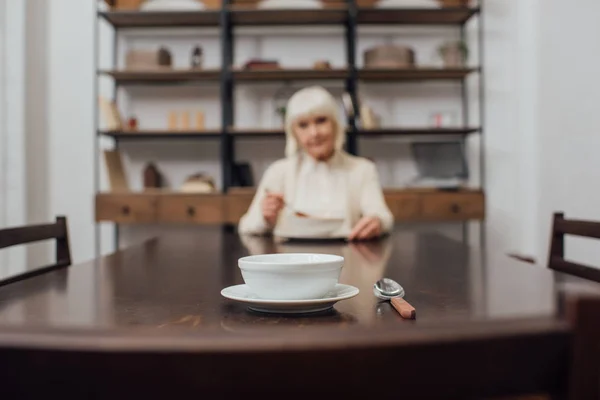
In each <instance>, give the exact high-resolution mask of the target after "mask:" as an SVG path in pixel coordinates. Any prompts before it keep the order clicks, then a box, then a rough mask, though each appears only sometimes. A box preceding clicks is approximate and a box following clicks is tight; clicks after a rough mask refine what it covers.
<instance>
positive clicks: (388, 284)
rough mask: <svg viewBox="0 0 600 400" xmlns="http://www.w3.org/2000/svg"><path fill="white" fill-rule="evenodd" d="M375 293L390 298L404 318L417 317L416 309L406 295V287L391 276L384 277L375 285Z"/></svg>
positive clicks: (386, 298)
mask: <svg viewBox="0 0 600 400" xmlns="http://www.w3.org/2000/svg"><path fill="white" fill-rule="evenodd" d="M373 294H375V297H377V298H379V299H382V300H389V301H390V303H392V306H394V308H395V309H396V311H398V312H399V313H400V315H401V316H402V318H406V319H415V318H416V311H415V308H414V307H413V306H411V305H410V304H408V302H407V301H406V300H404V299H403V297H404V288H403V287H402V286H400V284H399V283H398V282H396V281H394V280H392V279H390V278H382V279H380V280H378V281H377V282H375V284H374V285H373Z"/></svg>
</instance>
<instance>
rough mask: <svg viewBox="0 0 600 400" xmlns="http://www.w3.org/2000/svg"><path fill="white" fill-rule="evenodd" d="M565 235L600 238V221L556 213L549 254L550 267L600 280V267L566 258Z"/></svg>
mask: <svg viewBox="0 0 600 400" xmlns="http://www.w3.org/2000/svg"><path fill="white" fill-rule="evenodd" d="M565 235H573V236H581V237H589V238H595V239H600V222H592V221H581V220H568V219H565V216H564V214H563V213H555V214H554V221H553V224H552V238H551V241H550V254H549V256H548V267H549V268H551V269H553V270H555V271H559V272H563V273H565V274H569V275H573V276H577V277H580V278H584V279H589V280H592V281H595V282H600V269H597V268H593V267H589V266H587V265H583V264H577V263H574V262H570V261H566V260H565Z"/></svg>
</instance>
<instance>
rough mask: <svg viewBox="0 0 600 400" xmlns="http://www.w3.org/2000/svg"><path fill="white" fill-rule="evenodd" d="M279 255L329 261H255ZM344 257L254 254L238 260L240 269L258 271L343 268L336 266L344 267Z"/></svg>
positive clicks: (303, 254)
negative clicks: (321, 258)
mask: <svg viewBox="0 0 600 400" xmlns="http://www.w3.org/2000/svg"><path fill="white" fill-rule="evenodd" d="M279 255H288V256H298V255H302V256H306V255H317V256H326V257H329V258H330V259H329V260H324V261H317V262H306V261H293V262H286V263H282V262H274V261H254V260H253V259H254V258H258V257H264V256H279ZM343 262H344V257H342V256H338V255H337V254H327V253H266V254H253V255H249V256H245V257H240V258H239V259H238V267H239V268H240V269H248V268H251V269H256V268H269V267H271V268H279V269H281V268H286V267H298V266H300V265H304V266H306V267H308V268H311V267H324V266H331V267H334V266H335V268H341V265H340V266H337V265H334V264H338V263H342V265H343Z"/></svg>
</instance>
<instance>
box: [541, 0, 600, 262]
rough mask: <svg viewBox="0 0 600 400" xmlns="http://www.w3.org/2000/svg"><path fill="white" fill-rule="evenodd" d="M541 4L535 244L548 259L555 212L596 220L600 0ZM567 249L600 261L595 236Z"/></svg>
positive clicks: (576, 241) (598, 210) (598, 216)
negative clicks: (598, 21) (537, 222)
mask: <svg viewBox="0 0 600 400" xmlns="http://www.w3.org/2000/svg"><path fill="white" fill-rule="evenodd" d="M540 3H543V6H542V7H541V9H540V17H541V27H540V45H539V112H538V114H537V118H538V120H539V121H540V123H539V140H538V141H537V143H536V144H537V146H538V148H539V152H540V159H539V161H540V164H539V171H540V174H539V182H540V189H539V190H540V196H539V208H538V218H539V221H540V227H541V229H540V236H539V237H538V243H537V245H538V252H539V253H540V254H542V255H543V256H544V260H545V257H546V249H547V246H548V240H549V229H550V221H551V214H552V213H553V212H555V211H564V212H565V213H566V215H567V217H570V218H582V219H594V220H600V207H598V204H600V191H599V190H598V188H597V187H596V183H597V182H598V181H599V180H600V164H599V162H598V156H597V154H596V150H597V149H598V148H600V135H599V132H598V131H599V127H600V113H599V112H598V105H599V104H600V81H599V80H598V79H597V77H596V75H597V72H598V71H599V70H600V51H599V50H600V40H598V39H599V38H600V26H599V25H598V23H597V20H598V18H599V17H600V3H599V2H598V1H594V0H573V1H569V2H560V1H541V2H540ZM566 252H567V256H568V257H571V258H572V259H573V260H576V261H581V262H587V263H590V264H591V265H596V266H597V265H600V263H598V260H599V259H600V246H599V245H598V242H597V241H594V242H591V241H585V240H583V239H573V240H570V241H567V246H566Z"/></svg>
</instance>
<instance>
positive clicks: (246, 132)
mask: <svg viewBox="0 0 600 400" xmlns="http://www.w3.org/2000/svg"><path fill="white" fill-rule="evenodd" d="M227 133H228V134H229V135H231V136H235V137H238V138H244V137H278V138H282V139H285V132H284V131H283V129H268V128H267V129H260V128H254V129H229V130H228V131H227Z"/></svg>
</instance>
